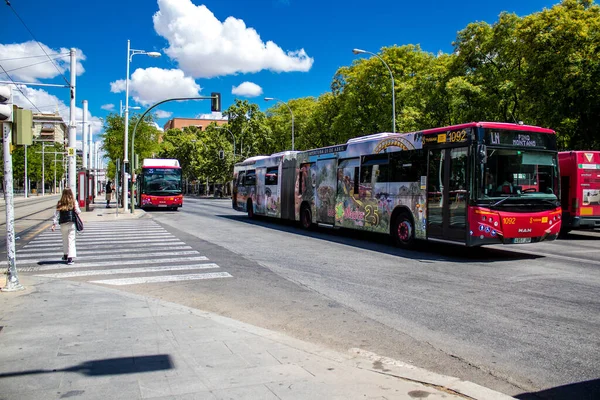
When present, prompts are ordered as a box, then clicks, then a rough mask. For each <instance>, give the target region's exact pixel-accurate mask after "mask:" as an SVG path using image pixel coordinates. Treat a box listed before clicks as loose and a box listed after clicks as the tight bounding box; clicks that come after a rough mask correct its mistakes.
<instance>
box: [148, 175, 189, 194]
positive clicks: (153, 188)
mask: <svg viewBox="0 0 600 400" xmlns="http://www.w3.org/2000/svg"><path fill="white" fill-rule="evenodd" d="M142 174H143V187H142V193H143V194H149V195H154V196H161V195H163V196H165V195H167V196H168V195H175V194H181V169H174V168H147V169H143V170H142Z"/></svg>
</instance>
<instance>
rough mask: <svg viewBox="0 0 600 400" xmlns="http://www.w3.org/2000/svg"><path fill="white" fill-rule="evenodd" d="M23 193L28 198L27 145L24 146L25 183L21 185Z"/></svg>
mask: <svg viewBox="0 0 600 400" xmlns="http://www.w3.org/2000/svg"><path fill="white" fill-rule="evenodd" d="M23 192H25V194H24V196H25V198H27V196H29V182H28V179H27V145H25V183H24V184H23Z"/></svg>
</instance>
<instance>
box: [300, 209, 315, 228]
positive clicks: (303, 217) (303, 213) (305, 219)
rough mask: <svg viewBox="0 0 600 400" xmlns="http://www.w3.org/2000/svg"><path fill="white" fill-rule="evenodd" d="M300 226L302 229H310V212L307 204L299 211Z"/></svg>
mask: <svg viewBox="0 0 600 400" xmlns="http://www.w3.org/2000/svg"><path fill="white" fill-rule="evenodd" d="M300 224H301V225H302V227H303V228H304V229H311V228H312V212H311V211H310V207H309V206H308V205H307V204H303V205H302V208H301V209H300Z"/></svg>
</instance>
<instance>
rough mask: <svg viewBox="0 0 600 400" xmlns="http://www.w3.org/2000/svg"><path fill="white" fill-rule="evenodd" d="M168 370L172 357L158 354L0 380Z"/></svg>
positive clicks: (19, 373) (24, 373)
mask: <svg viewBox="0 0 600 400" xmlns="http://www.w3.org/2000/svg"><path fill="white" fill-rule="evenodd" d="M167 369H173V362H172V361H171V356H169V355H168V354H157V355H153V356H139V357H120V358H107V359H104V360H92V361H86V362H83V363H81V364H78V365H74V366H72V367H68V368H63V369H52V370H49V369H33V370H28V371H19V372H7V373H4V374H0V379H1V378H10V377H14V376H21V375H36V374H49V373H55V372H77V373H80V374H82V375H86V376H105V375H123V374H136V373H140V372H152V371H163V370H167Z"/></svg>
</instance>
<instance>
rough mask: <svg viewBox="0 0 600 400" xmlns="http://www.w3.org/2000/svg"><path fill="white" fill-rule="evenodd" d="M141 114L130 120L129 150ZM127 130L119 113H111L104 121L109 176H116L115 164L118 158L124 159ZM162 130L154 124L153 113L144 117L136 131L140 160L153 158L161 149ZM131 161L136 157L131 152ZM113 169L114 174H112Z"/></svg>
mask: <svg viewBox="0 0 600 400" xmlns="http://www.w3.org/2000/svg"><path fill="white" fill-rule="evenodd" d="M139 118H140V115H137V114H136V115H133V116H132V117H131V118H130V120H129V128H130V129H129V135H128V140H129V142H128V147H127V148H128V150H130V149H131V140H132V137H133V129H134V127H135V124H136V123H137V121H138V120H139ZM124 132H125V125H124V120H123V118H122V117H121V116H119V115H118V114H110V115H108V116H107V117H106V119H105V121H104V133H103V134H102V135H100V136H101V137H102V142H103V145H102V149H103V150H104V151H105V152H106V156H107V157H108V158H109V160H110V162H109V166H108V169H109V176H113V177H114V166H115V162H116V160H117V159H120V160H121V162H122V160H123V138H124ZM161 134H162V133H161V131H160V130H159V129H158V128H156V127H155V126H154V119H153V117H152V116H151V115H147V116H146V117H144V120H143V121H141V122H140V124H139V125H138V127H137V130H136V132H135V154H138V157H139V159H140V161H141V160H142V159H144V158H151V157H152V156H153V155H154V154H156V153H157V152H158V150H159V144H158V142H159V138H160V136H161ZM129 158H130V162H131V160H133V159H134V154H129ZM111 165H112V166H111ZM111 171H112V174H111Z"/></svg>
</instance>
